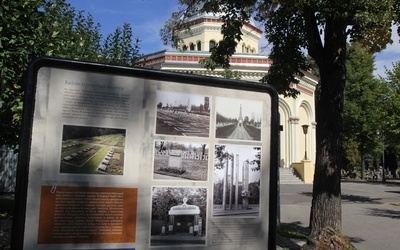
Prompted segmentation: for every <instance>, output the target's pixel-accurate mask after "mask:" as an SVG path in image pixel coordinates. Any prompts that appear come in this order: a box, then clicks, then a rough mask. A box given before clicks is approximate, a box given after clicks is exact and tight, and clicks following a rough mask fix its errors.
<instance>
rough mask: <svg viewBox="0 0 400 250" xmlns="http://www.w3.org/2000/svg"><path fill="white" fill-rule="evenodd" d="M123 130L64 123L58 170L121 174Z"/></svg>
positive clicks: (123, 143) (123, 151)
mask: <svg viewBox="0 0 400 250" xmlns="http://www.w3.org/2000/svg"><path fill="white" fill-rule="evenodd" d="M125 135H126V131H125V129H116V128H99V127H84V126H73V125H64V126H63V135H62V148H61V164H60V172H61V173H69V174H102V175H122V174H123V173H124V156H125Z"/></svg>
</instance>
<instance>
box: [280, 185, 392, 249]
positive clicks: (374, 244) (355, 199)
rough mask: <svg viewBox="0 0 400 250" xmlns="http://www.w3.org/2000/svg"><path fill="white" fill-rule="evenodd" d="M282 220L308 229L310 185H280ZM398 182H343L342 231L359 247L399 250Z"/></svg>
mask: <svg viewBox="0 0 400 250" xmlns="http://www.w3.org/2000/svg"><path fill="white" fill-rule="evenodd" d="M280 194H281V195H280V202H281V211H280V213H281V222H282V223H290V224H293V225H297V226H299V227H301V228H304V229H306V228H308V225H309V214H310V208H311V198H312V185H306V184H303V185H280ZM399 229H400V182H399V181H397V182H396V181H391V182H386V183H382V182H361V181H343V182H342V232H343V234H345V235H346V236H348V237H349V238H350V240H351V242H352V243H353V245H354V246H355V247H356V248H358V249H371V250H372V249H373V250H375V249H399V243H398V242H399V234H398V232H399Z"/></svg>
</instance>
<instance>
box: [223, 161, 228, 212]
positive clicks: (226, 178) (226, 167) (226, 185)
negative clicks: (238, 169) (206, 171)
mask: <svg viewBox="0 0 400 250" xmlns="http://www.w3.org/2000/svg"><path fill="white" fill-rule="evenodd" d="M222 167H223V168H225V169H224V171H225V173H224V179H223V183H222V185H223V188H222V209H223V210H225V209H226V190H227V187H228V168H229V160H228V159H227V160H226V161H225V162H224V163H222Z"/></svg>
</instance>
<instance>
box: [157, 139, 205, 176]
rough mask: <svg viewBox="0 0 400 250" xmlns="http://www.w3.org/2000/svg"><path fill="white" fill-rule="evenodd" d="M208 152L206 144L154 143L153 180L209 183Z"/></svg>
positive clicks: (160, 141)
mask: <svg viewBox="0 0 400 250" xmlns="http://www.w3.org/2000/svg"><path fill="white" fill-rule="evenodd" d="M208 151H209V146H208V144H205V143H203V144H201V143H190V142H177V141H163V140H157V141H155V142H154V164H153V170H154V171H153V178H154V179H155V180H171V181H174V180H175V181H176V180H178V181H179V180H192V181H207V177H208V159H209V157H208V155H209V153H208Z"/></svg>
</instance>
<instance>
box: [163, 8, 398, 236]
mask: <svg viewBox="0 0 400 250" xmlns="http://www.w3.org/2000/svg"><path fill="white" fill-rule="evenodd" d="M179 2H180V3H181V4H182V5H183V6H185V8H183V9H181V10H180V11H179V12H177V13H173V15H172V19H171V20H169V21H168V22H167V23H166V26H165V27H164V29H163V30H162V32H161V35H162V38H163V39H164V41H167V42H168V41H169V42H172V43H173V44H175V45H176V44H177V41H178V40H179V39H178V36H177V35H178V31H177V29H179V28H180V27H182V28H185V26H184V25H182V23H184V22H185V17H187V16H190V15H191V14H193V13H194V12H196V11H201V12H213V13H220V15H221V19H222V21H223V22H224V23H223V25H222V30H221V32H222V34H223V37H224V39H223V40H222V41H221V42H220V43H219V44H218V45H217V46H215V47H214V48H213V49H212V50H211V52H212V53H211V57H210V58H211V59H212V60H213V61H215V62H217V63H218V64H219V65H222V66H223V67H228V66H229V58H230V56H231V55H232V54H233V53H234V52H235V47H236V45H237V44H238V42H239V41H240V40H241V39H242V31H241V27H242V26H243V24H244V23H246V22H248V21H249V19H250V18H251V17H252V16H253V15H256V18H257V20H258V21H260V22H263V23H264V28H265V36H266V38H267V39H268V41H269V42H270V43H271V44H272V49H271V54H270V58H271V59H272V60H273V64H272V66H271V68H270V70H269V72H268V74H267V76H266V77H265V78H264V79H263V81H264V82H266V83H268V84H273V85H274V86H276V88H277V90H278V92H279V93H280V94H283V95H285V96H292V97H295V96H297V94H298V91H297V90H296V89H294V88H291V87H290V86H291V84H292V83H294V84H296V83H298V80H297V78H296V77H298V76H301V75H302V72H303V71H304V70H307V69H308V68H309V63H308V62H307V60H306V56H305V55H304V53H303V50H306V51H307V52H308V54H309V55H310V57H312V59H314V61H315V63H316V65H317V66H318V69H319V73H320V87H319V93H318V98H317V100H316V121H317V124H318V126H317V132H316V141H317V145H316V149H317V152H316V161H315V163H316V166H315V177H314V186H313V199H312V206H311V214H310V229H311V237H314V236H316V235H318V234H319V232H320V230H322V229H324V228H325V227H327V226H331V227H333V228H340V227H341V190H340V178H341V177H340V168H341V167H340V162H339V159H340V157H341V139H342V133H343V103H344V90H345V83H346V42H347V39H350V41H351V42H353V41H360V42H361V43H362V44H363V45H364V46H366V47H368V48H369V49H370V50H371V51H379V50H380V49H383V48H384V47H385V46H386V44H387V43H388V42H391V40H390V36H391V29H390V27H391V23H392V20H394V19H395V13H394V12H395V11H394V9H395V8H394V7H395V4H397V2H398V1H395V0H388V1H375V0H359V1H344V0H340V1H328V0H319V1H316V0H308V1H305V0H294V1H293V0H280V1H274V0H270V1H257V0H249V1H241V0H207V1H206V0H203V1H198V0H196V1H195V0H180V1H179ZM199 3H200V4H199ZM174 20H175V22H174ZM171 24H172V25H174V27H175V29H174V28H172V27H171ZM170 27H171V28H170ZM165 38H169V40H168V39H165Z"/></svg>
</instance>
